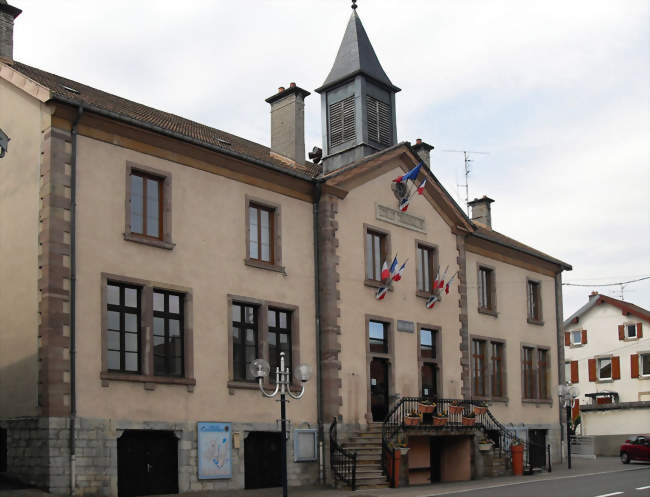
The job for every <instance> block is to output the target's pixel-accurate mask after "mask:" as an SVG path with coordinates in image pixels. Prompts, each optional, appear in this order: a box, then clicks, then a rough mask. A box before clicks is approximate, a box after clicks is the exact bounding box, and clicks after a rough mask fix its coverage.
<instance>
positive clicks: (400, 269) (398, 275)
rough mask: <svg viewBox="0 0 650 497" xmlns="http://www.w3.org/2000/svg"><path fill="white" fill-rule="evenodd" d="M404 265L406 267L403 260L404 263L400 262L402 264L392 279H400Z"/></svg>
mask: <svg viewBox="0 0 650 497" xmlns="http://www.w3.org/2000/svg"><path fill="white" fill-rule="evenodd" d="M405 267H406V262H404V264H402V265H401V266H400V268H399V271H397V272H396V273H395V274H394V275H393V281H399V280H401V279H402V274H404V268H405Z"/></svg>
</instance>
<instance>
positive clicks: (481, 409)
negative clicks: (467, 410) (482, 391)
mask: <svg viewBox="0 0 650 497" xmlns="http://www.w3.org/2000/svg"><path fill="white" fill-rule="evenodd" d="M486 412H487V407H482V406H474V414H476V415H477V416H480V415H481V414H485V413H486Z"/></svg>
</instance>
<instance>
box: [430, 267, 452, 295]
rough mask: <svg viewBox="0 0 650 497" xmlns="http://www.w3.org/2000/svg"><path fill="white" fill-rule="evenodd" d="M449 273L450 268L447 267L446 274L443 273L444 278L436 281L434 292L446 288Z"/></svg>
mask: <svg viewBox="0 0 650 497" xmlns="http://www.w3.org/2000/svg"><path fill="white" fill-rule="evenodd" d="M447 271H449V266H447V267H446V268H445V272H444V273H442V278H440V279H439V280H438V279H436V281H434V282H433V289H434V290H435V289H437V288H444V286H445V278H446V277H447Z"/></svg>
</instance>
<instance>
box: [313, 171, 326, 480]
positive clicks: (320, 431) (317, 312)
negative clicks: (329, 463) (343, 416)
mask: <svg viewBox="0 0 650 497" xmlns="http://www.w3.org/2000/svg"><path fill="white" fill-rule="evenodd" d="M321 186H322V185H321V183H320V182H316V184H315V185H314V205H313V215H314V220H313V226H314V308H315V323H314V324H315V327H316V376H317V380H316V411H317V413H318V461H319V463H318V467H319V473H318V474H319V480H320V483H321V485H323V484H325V454H324V452H323V450H324V444H323V412H322V406H321V392H322V390H321V389H322V380H321V365H320V359H321V346H320V288H319V287H320V277H319V275H320V264H319V260H320V251H319V250H318V233H319V227H320V224H319V222H318V215H319V209H318V206H319V203H320V197H321Z"/></svg>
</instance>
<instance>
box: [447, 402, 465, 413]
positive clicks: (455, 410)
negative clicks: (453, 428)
mask: <svg viewBox="0 0 650 497" xmlns="http://www.w3.org/2000/svg"><path fill="white" fill-rule="evenodd" d="M462 412H463V406H459V405H458V401H457V400H454V401H452V402H451V405H450V406H449V414H460V413H462Z"/></svg>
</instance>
